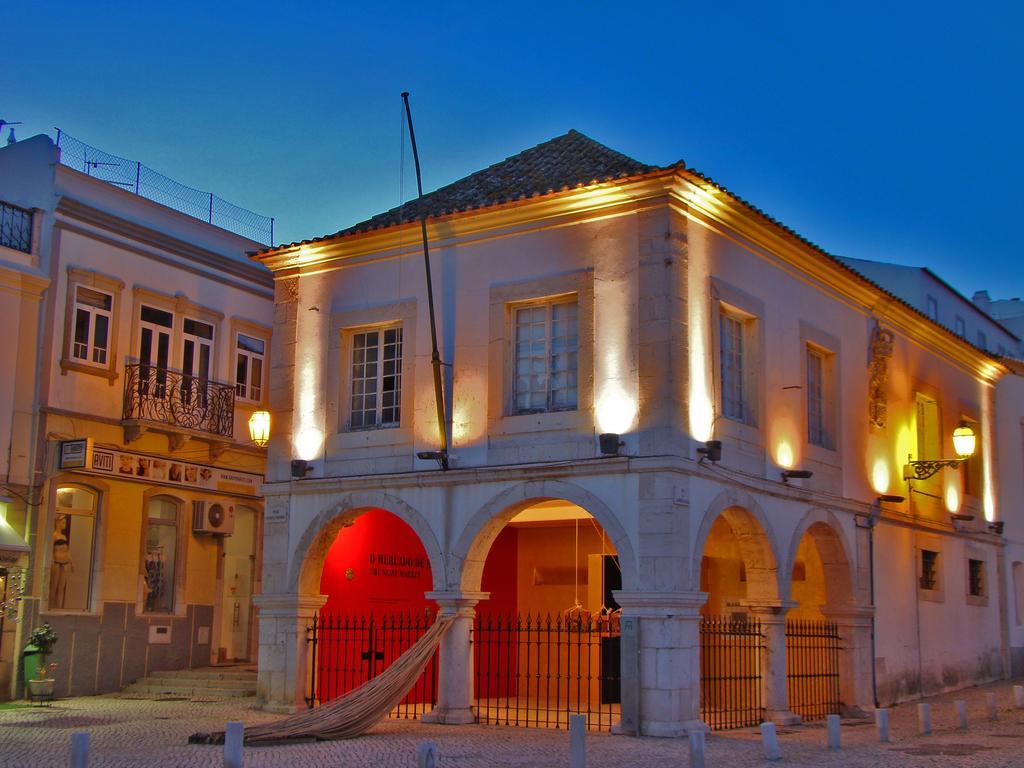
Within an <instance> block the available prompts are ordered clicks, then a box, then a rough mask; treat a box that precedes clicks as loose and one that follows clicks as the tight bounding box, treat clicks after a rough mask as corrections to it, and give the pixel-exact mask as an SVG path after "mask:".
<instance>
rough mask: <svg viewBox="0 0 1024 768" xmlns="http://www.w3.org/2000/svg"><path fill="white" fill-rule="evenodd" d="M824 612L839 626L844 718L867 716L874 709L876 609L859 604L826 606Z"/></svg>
mask: <svg viewBox="0 0 1024 768" xmlns="http://www.w3.org/2000/svg"><path fill="white" fill-rule="evenodd" d="M821 612H822V614H823V615H824V616H825V618H826V619H827V620H828V621H832V622H835V623H836V625H837V626H838V627H839V637H840V640H841V642H842V650H841V651H839V700H840V701H841V702H842V703H843V715H845V716H847V717H863V716H865V713H866V711H870V710H872V709H874V706H875V693H874V690H873V689H872V686H871V667H872V665H873V664H874V663H875V660H874V658H872V655H871V617H872V616H874V615H875V609H874V608H872V607H863V606H856V605H835V606H833V605H823V606H822V607H821Z"/></svg>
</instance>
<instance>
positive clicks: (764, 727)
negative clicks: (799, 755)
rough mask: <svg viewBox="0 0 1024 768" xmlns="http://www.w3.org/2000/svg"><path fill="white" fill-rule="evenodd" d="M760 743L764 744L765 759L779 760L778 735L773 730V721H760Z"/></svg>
mask: <svg viewBox="0 0 1024 768" xmlns="http://www.w3.org/2000/svg"><path fill="white" fill-rule="evenodd" d="M761 743H762V744H764V759H765V760H781V759H782V751H781V750H780V749H779V735H778V734H777V733H776V732H775V723H761Z"/></svg>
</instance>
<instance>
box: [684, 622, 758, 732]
mask: <svg viewBox="0 0 1024 768" xmlns="http://www.w3.org/2000/svg"><path fill="white" fill-rule="evenodd" d="M763 653H764V635H763V634H762V632H761V623H760V622H759V621H758V620H757V619H751V618H747V617H743V616H704V617H702V618H701V621H700V709H701V718H702V719H703V720H704V722H705V723H707V725H708V726H709V727H710V728H711V729H712V730H716V731H717V730H723V729H726V728H744V727H746V726H750V725H757V724H758V723H760V722H761V721H762V720H763V719H764V701H763V693H762V689H763V685H764V684H763V681H762V658H763Z"/></svg>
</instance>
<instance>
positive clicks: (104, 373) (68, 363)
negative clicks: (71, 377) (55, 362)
mask: <svg viewBox="0 0 1024 768" xmlns="http://www.w3.org/2000/svg"><path fill="white" fill-rule="evenodd" d="M60 371H61V374H63V375H67V372H68V371H75V372H76V373H88V374H89V375H90V376H99V377H100V378H101V379H106V380H107V381H109V382H110V383H111V384H113V383H114V381H116V380H117V378H118V376H119V375H120V374H118V372H117V370H116V369H115V368H113V367H111V368H100V367H99V366H97V365H89V364H88V363H78V362H75V361H74V360H68V359H66V358H61V361H60Z"/></svg>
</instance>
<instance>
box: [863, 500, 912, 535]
mask: <svg viewBox="0 0 1024 768" xmlns="http://www.w3.org/2000/svg"><path fill="white" fill-rule="evenodd" d="M904 501H906V499H904V498H903V497H902V496H897V495H896V494H893V493H883V494H881V495H880V496H876V497H875V500H874V501H873V502H871V512H870V513H869V514H868V519H867V523H866V526H864V525H862V526H861V527H862V528H864V527H867V528H874V527H875V523H877V522H878V518H880V517H881V516H882V502H885V503H886V504H902V503H903V502H904ZM857 525H860V520H859V519H858V521H857Z"/></svg>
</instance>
